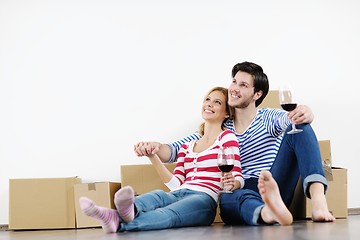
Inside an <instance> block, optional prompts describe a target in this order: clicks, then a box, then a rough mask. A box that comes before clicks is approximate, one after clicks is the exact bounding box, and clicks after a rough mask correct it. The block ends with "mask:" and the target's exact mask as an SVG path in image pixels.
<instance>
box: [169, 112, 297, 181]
mask: <svg viewBox="0 0 360 240" xmlns="http://www.w3.org/2000/svg"><path fill="white" fill-rule="evenodd" d="M290 124H291V121H290V120H289V118H288V117H287V112H286V111H284V110H281V109H277V108H260V109H258V110H257V114H256V117H255V119H254V120H253V122H252V123H251V124H250V126H249V127H248V128H247V129H246V130H245V132H243V133H237V132H236V131H235V126H234V121H233V120H228V121H227V122H226V123H225V126H226V128H228V129H230V130H232V131H234V132H235V135H236V137H237V139H238V142H239V148H240V159H241V168H242V173H243V177H244V179H248V178H251V177H255V178H258V177H259V175H260V172H261V170H269V169H270V168H271V166H272V163H273V162H274V160H275V157H276V154H277V152H278V150H279V147H280V143H281V140H282V137H283V132H284V131H285V129H286V128H287V127H288V126H289V125H290ZM200 137H201V135H200V134H199V133H198V132H195V133H193V134H191V135H190V136H187V137H185V138H183V139H181V140H178V141H176V142H173V143H171V144H169V147H170V149H171V156H170V159H169V160H168V162H175V161H176V156H177V152H178V150H179V149H180V147H181V145H182V144H183V143H184V142H188V141H191V140H194V139H199V138H200Z"/></svg>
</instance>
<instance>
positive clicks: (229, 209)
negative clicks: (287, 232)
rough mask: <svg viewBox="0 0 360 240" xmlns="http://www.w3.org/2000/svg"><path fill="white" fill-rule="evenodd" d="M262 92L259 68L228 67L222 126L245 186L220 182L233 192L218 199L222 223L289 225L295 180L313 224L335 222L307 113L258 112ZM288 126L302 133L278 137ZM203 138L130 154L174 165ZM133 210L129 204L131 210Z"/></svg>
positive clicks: (142, 147)
mask: <svg viewBox="0 0 360 240" xmlns="http://www.w3.org/2000/svg"><path fill="white" fill-rule="evenodd" d="M268 90H269V82H268V79H267V76H266V74H265V73H264V72H263V69H262V68H261V67H260V66H259V65H257V64H255V63H251V62H243V63H239V64H236V65H235V66H234V67H233V69H232V82H231V84H230V87H229V89H228V96H227V98H228V99H227V103H228V104H229V105H230V107H233V108H234V110H235V113H234V117H233V118H228V119H227V120H226V121H225V123H224V125H225V127H226V129H229V130H232V131H233V132H234V134H235V136H236V139H237V142H238V145H239V146H240V149H239V151H240V156H241V167H242V176H243V178H244V179H245V182H244V184H243V185H241V186H239V185H240V184H239V183H238V182H236V184H234V181H235V179H234V177H233V175H234V174H229V175H227V176H226V180H225V179H223V180H224V182H225V183H224V184H227V186H229V185H230V186H233V187H231V188H233V189H232V190H233V193H229V194H226V193H225V194H222V196H221V198H220V213H221V217H222V219H223V221H224V222H225V223H226V224H243V223H245V224H248V225H259V224H273V223H279V224H281V225H289V224H291V223H292V221H293V218H292V215H291V213H290V212H289V210H288V206H289V205H290V203H291V200H292V197H293V193H294V189H295V186H296V184H297V181H298V179H299V177H300V179H301V181H302V184H303V187H304V194H305V195H306V196H307V197H308V198H310V199H311V204H312V219H313V221H320V222H332V221H335V218H334V217H333V216H332V215H331V213H330V212H329V210H328V207H327V202H326V198H325V191H326V188H327V180H326V178H325V177H324V171H323V168H322V163H321V155H320V150H319V145H318V141H317V138H316V135H315V133H314V131H313V129H312V128H311V126H310V123H311V122H312V121H313V114H312V112H311V110H310V109H309V108H308V107H307V106H303V105H299V106H297V108H296V109H295V110H293V111H291V112H289V113H288V112H286V111H284V110H281V109H270V108H266V109H262V108H260V109H259V108H258V106H259V105H260V104H261V102H262V101H263V99H264V98H265V97H266V95H267V93H268ZM291 122H293V123H295V124H298V126H297V127H298V128H301V129H302V130H303V132H301V133H298V134H292V135H289V134H284V132H286V131H288V130H290V128H291ZM205 134H206V131H205ZM205 134H204V135H203V134H202V133H201V132H196V133H194V134H192V135H190V136H188V137H186V138H184V139H181V140H179V141H176V142H174V143H171V144H161V143H158V142H140V143H138V144H136V145H135V153H136V154H137V155H138V156H149V157H152V156H156V157H157V158H159V159H160V160H161V161H162V162H174V161H176V158H178V160H177V161H179V159H181V158H179V157H180V156H181V153H182V151H181V150H179V149H182V147H181V146H183V144H185V146H186V145H187V144H189V143H187V142H188V141H191V142H194V141H197V140H198V141H204V140H205V138H204V137H205ZM239 188H241V189H239ZM115 200H116V199H115ZM120 205H121V204H120ZM119 207H120V208H121V206H119ZM137 207H138V206H137V204H136V202H135V209H137ZM133 208H134V206H133V205H132V206H131V209H133ZM135 211H136V210H135ZM137 213H139V212H138V211H137ZM120 216H121V215H120ZM135 219H136V218H135ZM144 230H145V229H144Z"/></svg>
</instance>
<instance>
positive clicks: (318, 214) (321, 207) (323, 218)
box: [309, 182, 335, 222]
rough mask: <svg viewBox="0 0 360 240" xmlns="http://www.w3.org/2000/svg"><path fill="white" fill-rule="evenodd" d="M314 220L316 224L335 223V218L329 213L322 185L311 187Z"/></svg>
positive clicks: (312, 185)
mask: <svg viewBox="0 0 360 240" xmlns="http://www.w3.org/2000/svg"><path fill="white" fill-rule="evenodd" d="M309 191H310V196H311V207H312V220H313V221H314V222H334V221H335V217H334V216H333V215H332V214H331V213H330V212H329V209H328V206H327V202H326V198H325V194H324V185H323V184H322V183H318V182H315V183H312V184H311V185H310V189H309Z"/></svg>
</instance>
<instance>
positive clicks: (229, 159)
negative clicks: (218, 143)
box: [217, 147, 235, 193]
mask: <svg viewBox="0 0 360 240" xmlns="http://www.w3.org/2000/svg"><path fill="white" fill-rule="evenodd" d="M234 162H235V154H234V152H233V149H232V148H231V147H221V148H220V149H219V153H218V157H217V164H218V168H219V169H220V171H221V172H222V173H228V172H230V171H231V170H232V169H233V168H234ZM219 192H222V193H231V191H230V190H227V189H226V188H225V186H223V189H222V190H220V191H219Z"/></svg>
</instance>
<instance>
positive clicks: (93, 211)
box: [79, 197, 120, 233]
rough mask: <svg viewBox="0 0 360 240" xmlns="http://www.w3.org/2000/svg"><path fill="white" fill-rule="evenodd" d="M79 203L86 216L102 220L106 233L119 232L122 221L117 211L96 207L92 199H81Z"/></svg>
mask: <svg viewBox="0 0 360 240" xmlns="http://www.w3.org/2000/svg"><path fill="white" fill-rule="evenodd" d="M79 203H80V208H81V210H82V212H83V213H84V214H85V215H87V216H89V217H93V218H96V219H98V220H100V222H101V226H102V228H103V230H104V232H106V233H115V232H117V229H118V227H119V224H120V219H119V216H118V213H117V212H116V210H115V209H110V208H105V207H99V206H96V205H95V204H94V202H93V201H92V200H91V199H89V198H86V197H81V198H80V199H79Z"/></svg>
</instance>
